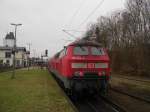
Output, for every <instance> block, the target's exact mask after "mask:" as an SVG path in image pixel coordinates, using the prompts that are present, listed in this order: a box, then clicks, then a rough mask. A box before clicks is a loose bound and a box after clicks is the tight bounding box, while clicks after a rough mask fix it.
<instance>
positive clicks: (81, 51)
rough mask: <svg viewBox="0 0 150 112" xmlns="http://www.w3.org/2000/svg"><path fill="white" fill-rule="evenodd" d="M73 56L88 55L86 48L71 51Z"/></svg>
mask: <svg viewBox="0 0 150 112" xmlns="http://www.w3.org/2000/svg"><path fill="white" fill-rule="evenodd" d="M73 54H74V55H89V51H88V47H83V46H81V47H80V46H78V47H74V49H73Z"/></svg>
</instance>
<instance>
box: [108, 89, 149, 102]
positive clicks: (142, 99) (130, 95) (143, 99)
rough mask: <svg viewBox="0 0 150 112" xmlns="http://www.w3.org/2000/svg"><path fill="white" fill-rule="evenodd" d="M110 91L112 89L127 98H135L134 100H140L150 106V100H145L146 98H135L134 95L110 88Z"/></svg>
mask: <svg viewBox="0 0 150 112" xmlns="http://www.w3.org/2000/svg"><path fill="white" fill-rule="evenodd" d="M110 89H111V90H112V91H114V92H117V93H119V94H123V95H127V96H129V97H132V98H134V99H137V100H139V101H143V102H146V103H149V104H150V100H149V99H145V98H142V97H139V96H135V95H132V94H130V93H127V92H123V91H120V90H118V89H115V88H110Z"/></svg>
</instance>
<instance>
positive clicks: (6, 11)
mask: <svg viewBox="0 0 150 112" xmlns="http://www.w3.org/2000/svg"><path fill="white" fill-rule="evenodd" d="M100 1H101V0H0V14H1V16H0V45H2V43H3V42H2V41H3V38H4V37H5V35H6V33H7V32H10V31H13V30H14V27H13V26H11V25H10V23H22V24H23V25H22V26H20V27H18V31H17V45H18V46H27V43H32V46H31V52H32V55H33V56H34V55H36V56H40V55H41V53H44V50H45V49H48V50H49V55H50V56H51V55H53V54H54V53H56V52H57V51H58V50H60V49H61V48H63V46H64V45H65V44H66V41H64V39H66V40H67V39H72V37H69V36H68V35H67V34H65V33H64V32H62V29H75V30H81V31H85V30H86V27H87V24H88V23H91V22H95V21H96V20H97V18H98V17H99V16H101V15H106V16H107V15H109V14H110V13H111V12H113V11H115V10H120V9H123V8H124V4H125V0H104V2H103V4H102V5H101V6H100V7H99V9H98V10H97V11H96V12H95V13H94V14H93V15H92V16H91V17H90V18H89V19H88V21H86V22H85V23H84V24H83V25H82V26H79V25H80V24H81V23H82V22H83V21H84V20H85V18H87V16H88V15H89V13H91V11H92V10H94V8H95V7H96V6H97V4H98V3H99V2H100ZM70 33H73V34H74V35H76V36H80V35H81V33H74V32H70Z"/></svg>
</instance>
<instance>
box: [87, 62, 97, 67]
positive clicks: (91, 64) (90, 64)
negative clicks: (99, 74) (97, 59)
mask: <svg viewBox="0 0 150 112" xmlns="http://www.w3.org/2000/svg"><path fill="white" fill-rule="evenodd" d="M87 67H88V68H94V67H95V64H94V63H88V64H87Z"/></svg>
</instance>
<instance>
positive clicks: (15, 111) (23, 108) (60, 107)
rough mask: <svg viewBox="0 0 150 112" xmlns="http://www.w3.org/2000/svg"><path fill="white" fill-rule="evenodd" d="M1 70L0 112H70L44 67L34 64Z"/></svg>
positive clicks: (66, 102)
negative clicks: (25, 67)
mask: <svg viewBox="0 0 150 112" xmlns="http://www.w3.org/2000/svg"><path fill="white" fill-rule="evenodd" d="M11 74H12V72H3V73H0V91H1V92H0V112H73V111H74V110H73V108H72V107H71V106H70V104H69V102H68V101H67V99H66V98H65V97H64V94H63V93H62V90H61V89H60V87H59V86H58V84H57V83H56V81H55V80H54V79H53V77H52V76H51V74H50V73H49V72H48V71H47V70H41V69H37V68H32V69H29V71H28V70H27V69H21V70H17V71H16V75H15V79H11Z"/></svg>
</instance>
